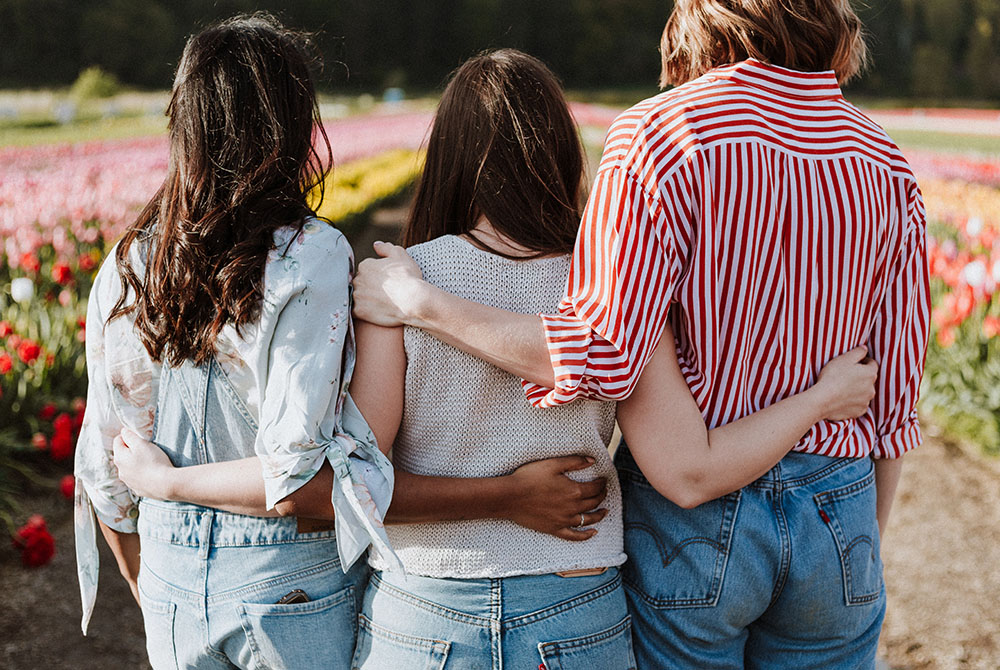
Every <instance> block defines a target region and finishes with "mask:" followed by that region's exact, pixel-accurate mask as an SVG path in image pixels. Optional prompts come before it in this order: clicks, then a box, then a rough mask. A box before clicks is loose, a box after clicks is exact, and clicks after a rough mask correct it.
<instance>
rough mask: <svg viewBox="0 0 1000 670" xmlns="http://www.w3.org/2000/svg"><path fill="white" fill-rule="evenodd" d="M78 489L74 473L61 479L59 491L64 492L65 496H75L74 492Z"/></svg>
mask: <svg viewBox="0 0 1000 670" xmlns="http://www.w3.org/2000/svg"><path fill="white" fill-rule="evenodd" d="M75 490H76V478H75V477H73V475H66V476H65V477H63V478H62V479H60V480H59V492H60V493H62V494H63V497H64V498H71V499H72V497H73V492H74V491H75Z"/></svg>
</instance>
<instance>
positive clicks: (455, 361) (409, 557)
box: [371, 235, 625, 578]
mask: <svg viewBox="0 0 1000 670" xmlns="http://www.w3.org/2000/svg"><path fill="white" fill-rule="evenodd" d="M409 252H410V254H411V255H412V256H413V258H414V259H415V260H416V261H417V263H418V264H419V265H420V268H421V270H422V271H423V273H424V278H425V279H426V280H427V281H429V282H430V283H431V284H434V285H436V286H439V287H441V288H442V289H444V290H446V291H448V292H449V293H454V294H456V295H459V296H461V297H463V298H468V299H469V300H473V301H475V302H478V303H481V304H485V305H490V306H493V307H500V308H502V309H507V310H511V311H515V312H521V313H528V314H533V313H538V312H549V313H552V312H553V311H554V310H555V309H556V308H557V306H558V304H559V301H560V299H561V298H562V296H563V292H564V290H565V287H566V277H567V275H568V274H569V266H570V258H569V256H558V257H549V258H541V259H535V260H511V259H508V258H504V257H502V256H497V255H495V254H492V253H489V252H486V251H483V250H481V249H478V248H477V247H475V246H473V245H472V244H470V243H468V242H466V241H465V240H463V239H461V238H458V237H455V236H452V235H446V236H444V237H441V238H438V239H436V240H432V241H431V242H427V243H425V244H419V245H416V246H414V247H411V248H410V249H409ZM404 342H405V347H406V357H407V367H406V394H405V401H404V410H403V421H402V425H401V426H400V430H399V434H398V436H397V437H396V442H395V445H394V447H393V461H394V464H395V466H396V467H399V468H402V469H404V470H407V471H409V472H413V473H417V474H425V475H437V476H444V477H493V476H497V475H504V474H508V473H510V472H512V471H513V470H514V469H516V468H517V467H518V466H520V465H523V464H525V463H528V462H530V461H535V460H539V459H543V458H548V457H550V456H565V455H570V454H578V453H579V454H586V455H589V456H593V457H594V459H595V460H596V463H595V464H594V465H593V466H591V467H590V468H588V469H586V470H581V471H579V472H577V473H571V476H572V477H573V478H574V479H578V480H581V481H582V480H585V479H592V478H593V477H595V476H605V477H607V478H608V496H607V499H606V500H605V502H604V506H606V507H607V508H608V510H609V513H608V515H607V516H606V517H605V518H604V519H603V520H602V521H601V522H600V523H598V524H597V525H596V528H597V529H598V533H597V535H596V536H595V537H593V538H591V539H589V540H586V541H584V542H570V541H567V540H561V539H559V538H556V537H554V536H551V535H545V534H542V533H538V532H536V531H533V530H529V529H527V528H522V527H521V526H518V525H516V524H514V523H512V522H510V521H506V520H501V519H482V520H475V521H453V522H441V523H421V524H408V525H393V526H389V527H388V529H387V530H388V535H389V540H390V542H391V543H392V546H393V548H394V549H395V550H396V552H397V553H398V555H399V557H400V558H401V559H402V561H403V565H404V566H405V568H406V571H407V572H408V573H410V574H417V575H424V576H430V577H457V578H483V577H507V576H513V575H530V574H544V573H549V572H557V571H562V570H572V569H577V568H594V567H604V566H613V565H620V564H621V563H623V562H624V561H625V554H624V553H623V552H622V515H621V490H620V489H619V486H618V479H617V477H616V474H615V469H614V466H613V465H612V463H611V459H610V457H609V455H608V450H607V444H608V441H609V440H610V439H611V433H612V430H613V428H614V404H613V403H608V402H596V401H591V400H577V401H575V402H573V403H570V404H568V405H564V406H560V407H554V408H551V409H536V408H534V407H532V406H531V405H530V404H529V403H528V401H527V400H526V399H525V397H524V393H523V392H522V390H521V383H520V380H519V379H517V378H516V377H513V376H511V375H509V374H507V373H506V372H504V371H502V370H500V369H499V368H497V367H494V366H493V365H490V364H489V363H486V362H484V361H482V360H480V359H478V358H475V357H473V356H470V355H468V354H465V353H463V352H461V351H459V350H457V349H455V348H453V347H451V346H449V345H447V344H445V343H443V342H441V341H440V340H438V339H436V338H434V337H431V336H430V335H428V334H427V333H425V332H423V331H421V330H419V329H416V328H406V330H405V334H404ZM371 563H372V566H373V567H375V568H376V569H386V568H387V567H388V566H387V565H386V564H385V563H384V561H382V560H381V559H380V557H378V556H377V555H373V556H372V558H371Z"/></svg>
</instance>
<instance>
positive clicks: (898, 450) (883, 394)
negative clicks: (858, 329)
mask: <svg viewBox="0 0 1000 670" xmlns="http://www.w3.org/2000/svg"><path fill="white" fill-rule="evenodd" d="M909 188H910V190H909V191H908V192H907V193H902V194H900V201H901V202H902V203H903V206H902V207H900V210H901V215H902V216H904V217H905V218H906V222H905V226H904V230H905V232H904V234H903V237H902V243H901V244H900V247H899V253H898V255H897V257H896V261H895V263H894V264H893V266H892V267H891V269H890V271H889V281H888V284H887V286H886V292H885V297H884V298H883V300H882V304H881V307H880V308H879V311H878V315H877V317H876V319H875V322H874V325H873V328H872V333H871V339H870V340H869V345H868V347H869V351H870V353H871V356H872V358H874V359H875V361H877V362H878V364H879V377H878V381H877V383H876V387H875V400H874V401H873V403H872V412H873V413H874V418H875V429H876V433H877V440H876V443H875V445H874V449H873V451H872V456H873V457H874V458H899V457H900V456H902V455H903V454H905V453H906V452H907V451H910V450H911V449H913V448H914V447H917V446H919V444H920V441H921V434H920V424H919V422H918V420H917V409H916V405H917V399H918V397H919V395H920V380H921V378H922V377H923V370H924V358H925V356H926V353H927V338H928V336H929V332H930V309H931V298H930V271H929V269H928V265H927V232H926V224H925V217H926V215H925V213H924V205H923V199H922V197H921V195H920V190H919V189H918V188H917V185H916V183H915V182H910V184H909Z"/></svg>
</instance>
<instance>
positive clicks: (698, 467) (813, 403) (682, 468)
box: [618, 325, 877, 507]
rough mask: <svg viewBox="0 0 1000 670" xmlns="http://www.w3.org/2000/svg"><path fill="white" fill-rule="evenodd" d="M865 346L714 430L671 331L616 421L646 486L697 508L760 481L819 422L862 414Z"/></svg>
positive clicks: (868, 370)
mask: <svg viewBox="0 0 1000 670" xmlns="http://www.w3.org/2000/svg"><path fill="white" fill-rule="evenodd" d="M864 357H865V351H864V348H858V349H854V350H852V351H851V352H848V353H847V354H845V355H843V356H841V357H838V358H836V359H834V361H832V362H831V363H830V364H828V366H827V367H826V368H824V370H823V372H822V373H821V376H820V380H819V381H818V382H817V383H816V384H815V385H814V386H812V387H811V388H809V389H807V390H806V391H804V392H802V393H799V394H798V395H795V396H792V397H790V398H786V399H785V400H782V401H780V402H777V403H775V404H774V405H771V406H770V407H767V408H765V409H763V410H760V411H759V412H756V413H754V414H751V415H750V416H747V417H744V418H742V419H740V420H738V421H734V422H733V423H730V424H728V425H725V426H721V427H719V428H715V429H713V430H711V431H709V430H707V429H706V427H705V421H704V418H703V417H702V414H701V411H700V409H699V408H698V406H697V404H696V403H695V401H694V398H693V397H692V395H691V391H690V389H689V388H688V386H687V383H686V382H685V380H684V376H683V375H682V373H681V370H680V366H679V365H678V362H677V355H676V351H675V348H674V337H673V332H672V330H671V328H670V326H669V325H668V326H667V327H666V328H665V330H664V333H663V336H662V338H661V344H660V346H659V347H658V348H657V350H656V353H655V354H654V355H653V358H652V359H651V360H650V362H649V363H648V364H647V366H646V369H645V370H644V371H643V373H642V376H641V377H640V378H639V383H638V385H637V386H636V388H635V391H634V392H633V393H632V395H631V397H629V398H628V399H627V400H624V401H622V402H620V403H619V404H618V422H619V425H620V426H621V429H622V433H623V435H624V437H625V441H626V443H627V444H628V446H629V450H630V451H631V452H632V455H633V457H634V458H635V460H636V463H637V464H638V465H639V468H640V469H641V470H642V472H643V474H644V475H645V476H646V478H647V479H648V480H649V482H650V483H651V484H652V485H653V486H654V487H655V488H656V489H657V490H658V491H659V492H660V493H661V494H662V495H663V496H665V497H666V498H668V499H670V500H672V501H673V502H675V503H676V504H678V505H680V506H682V507H695V506H697V505H700V504H701V503H703V502H707V501H709V500H713V499H715V498H718V497H719V496H722V495H725V494H726V493H729V492H731V491H735V490H736V489H739V488H742V487H743V486H746V485H747V484H749V483H750V482H753V481H754V480H756V479H758V478H759V477H761V476H762V475H763V474H765V473H766V472H767V471H768V470H769V469H771V468H772V467H773V466H774V464H775V463H777V462H778V461H779V460H781V458H782V457H784V456H785V454H787V453H788V451H789V450H790V449H791V448H792V447H793V446H795V444H796V442H798V441H799V440H800V439H801V438H802V436H803V435H804V434H805V433H806V432H807V431H808V430H809V429H810V428H811V427H812V426H813V425H814V424H815V423H817V422H819V421H820V420H822V419H824V418H826V419H831V420H839V419H846V418H850V417H854V416H860V415H861V414H863V413H864V412H865V411H866V410H867V407H868V403H869V402H870V401H871V398H872V396H873V395H874V384H875V377H876V374H877V368H876V366H875V365H874V363H871V362H869V363H862V360H863V359H864Z"/></svg>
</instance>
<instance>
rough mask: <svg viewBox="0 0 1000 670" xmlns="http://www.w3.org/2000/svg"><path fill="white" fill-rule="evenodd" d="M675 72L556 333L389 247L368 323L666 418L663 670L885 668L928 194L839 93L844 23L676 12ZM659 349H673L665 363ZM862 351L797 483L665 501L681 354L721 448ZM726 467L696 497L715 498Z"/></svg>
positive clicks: (643, 535) (627, 128) (657, 422)
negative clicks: (881, 661) (474, 298)
mask: <svg viewBox="0 0 1000 670" xmlns="http://www.w3.org/2000/svg"><path fill="white" fill-rule="evenodd" d="M662 52H663V58H664V78H663V83H664V84H679V85H678V86H677V88H675V89H673V90H670V91H668V92H666V93H663V94H661V95H658V96H656V97H654V98H651V99H649V100H646V101H643V102H641V103H639V104H638V105H636V106H635V107H633V108H632V109H630V110H627V111H626V112H625V113H623V114H622V115H621V116H620V117H619V118H618V119H617V120H616V122H615V123H614V124H613V126H612V128H611V130H610V132H609V134H608V138H607V141H606V144H605V150H604V156H603V158H602V161H601V165H600V168H599V170H598V174H597V178H596V181H595V185H594V188H593V189H592V191H591V194H590V199H589V202H588V205H587V208H586V211H585V212H584V215H583V223H582V225H581V229H580V234H579V236H578V238H577V243H576V248H575V253H574V261H573V266H572V269H571V273H570V278H569V284H568V290H567V295H566V297H565V298H564V300H563V302H562V304H561V306H560V310H559V311H558V313H557V314H547V315H546V314H543V315H542V316H541V318H540V319H539V318H536V317H533V316H518V315H514V314H512V313H509V312H503V311H501V310H495V309H490V308H487V307H484V306H480V305H475V304H471V303H469V302H468V301H463V300H460V299H458V298H456V297H455V296H450V295H448V294H446V293H444V292H443V291H440V290H438V289H436V288H435V287H433V286H430V285H429V284H427V283H425V282H422V281H421V280H420V273H419V268H417V267H416V266H414V265H413V264H412V263H411V262H410V261H409V260H408V259H407V258H406V256H405V254H404V253H403V250H402V249H399V248H395V247H391V246H388V245H378V246H377V250H378V251H379V253H380V254H381V255H384V256H387V257H388V258H387V259H383V260H372V261H366V262H365V263H363V264H362V266H361V269H360V273H359V276H358V277H357V278H356V279H355V299H356V301H357V302H356V308H355V314H356V315H357V316H360V317H361V318H364V319H368V320H371V321H374V322H377V323H380V324H383V325H396V324H400V323H405V324H407V325H411V326H417V327H420V328H423V329H425V330H427V331H428V332H430V333H432V334H434V335H435V336H437V337H440V338H442V339H445V340H446V341H448V342H449V343H452V344H454V345H455V346H458V347H460V348H462V349H464V350H466V351H468V352H470V353H473V354H475V355H477V356H480V357H482V358H485V359H486V360H488V361H490V362H493V363H495V364H497V365H499V366H501V367H503V368H504V369H506V370H508V371H509V372H511V373H513V374H516V375H518V376H520V377H522V378H523V379H525V380H527V381H526V382H525V390H526V392H527V393H528V397H529V398H530V399H531V400H532V401H533V402H535V403H536V404H538V405H539V406H543V407H545V406H551V405H558V404H563V403H566V402H569V401H572V400H573V399H575V398H577V397H596V398H608V399H617V400H622V399H625V398H629V400H627V401H626V402H624V403H621V404H620V407H619V412H620V416H627V415H629V414H630V413H632V412H635V413H636V414H639V415H641V416H645V417H646V418H647V420H648V421H649V424H648V427H647V428H645V429H643V430H640V431H638V432H637V431H634V430H633V431H630V430H625V437H626V439H627V441H628V443H629V447H630V448H622V449H620V450H619V455H618V466H619V472H620V473H621V474H622V475H623V500H624V505H625V529H626V532H625V546H626V551H627V552H628V553H629V555H630V559H631V560H630V561H629V563H628V564H626V567H625V582H626V591H627V594H628V597H629V603H630V608H631V611H632V615H633V621H634V625H635V629H636V635H635V642H636V653H637V658H638V660H639V663H640V666H641V667H649V668H672V667H678V668H691V667H698V668H710V669H714V668H742V667H762V666H766V667H795V668H800V667H823V668H858V667H872V666H873V665H874V657H875V649H876V646H877V641H878V633H879V629H880V627H881V621H882V617H883V615H884V608H885V595H884V588H883V584H882V566H881V561H880V559H879V551H878V547H879V526H882V527H884V525H885V523H886V520H887V517H888V513H889V508H890V505H891V502H892V497H893V493H894V490H895V486H896V482H897V481H898V477H899V471H900V461H899V457H901V456H902V455H903V454H904V453H905V452H906V451H907V450H909V449H911V448H913V447H915V446H916V445H917V444H918V443H919V440H920V432H919V427H918V424H917V419H916V412H915V403H916V398H917V393H918V390H919V383H920V377H921V374H922V369H923V356H924V352H925V347H926V340H927V332H928V315H929V291H928V273H927V265H926V251H925V222H924V210H923V204H922V201H921V198H920V192H919V189H918V187H917V185H916V182H915V179H914V177H913V174H912V172H911V171H910V169H909V167H908V166H907V164H906V161H905V160H904V158H903V156H902V154H901V153H900V151H899V150H898V148H896V146H895V145H894V144H893V142H892V141H891V140H890V139H889V138H888V136H886V134H885V133H884V132H883V131H882V130H881V129H880V128H879V127H878V126H877V125H876V124H875V123H873V122H872V121H870V120H869V119H867V118H866V117H865V116H864V115H863V114H862V113H861V112H859V111H858V110H857V109H856V108H855V107H854V106H852V105H850V104H849V103H848V102H847V101H845V100H844V98H843V96H842V95H841V92H840V88H839V82H842V81H846V80H847V79H849V78H851V77H852V76H853V75H854V74H855V73H856V72H857V71H858V69H859V67H860V65H861V64H862V63H863V61H864V54H865V50H864V43H863V41H862V38H861V26H860V23H859V21H858V19H857V17H856V15H855V14H854V13H853V11H852V10H851V8H850V5H849V3H848V1H847V0H819V1H818V2H810V3H806V2H794V3H789V2H787V1H784V0H738V1H736V2H732V1H730V2H723V1H721V0H678V2H677V3H676V5H675V9H674V12H673V14H672V15H671V18H670V21H669V22H668V24H667V28H666V30H665V32H664V39H663V45H662ZM671 333H672V334H673V337H670V334H671ZM661 336H662V337H663V339H665V340H666V341H667V343H668V345H669V344H673V345H674V346H673V347H671V346H667V347H662V348H661V349H659V350H656V345H657V343H658V342H659V341H660V339H661ZM858 345H864V346H867V348H868V350H869V352H870V354H871V356H872V357H873V358H874V359H875V360H876V361H877V362H878V363H879V365H880V375H879V379H878V382H877V386H876V396H875V399H874V401H873V403H872V404H871V406H870V408H869V409H868V410H867V411H866V412H865V413H864V414H862V415H861V416H859V417H857V418H856V419H852V420H846V421H822V422H819V423H818V424H817V425H815V426H814V427H813V428H812V429H810V430H808V431H807V432H806V433H805V435H804V436H803V437H802V439H801V440H800V441H799V442H798V444H797V445H795V448H794V453H792V454H790V455H789V456H788V457H786V458H785V459H783V460H782V461H781V463H779V464H778V465H777V466H775V467H774V468H772V469H770V470H767V468H766V467H765V468H764V469H763V470H762V471H759V472H756V473H747V474H752V475H755V476H756V475H763V476H761V477H760V478H759V479H757V480H756V481H753V483H751V484H750V485H749V486H746V487H744V488H743V489H742V490H740V491H737V492H736V493H734V494H732V495H728V496H725V497H723V498H719V499H717V500H713V501H712V502H710V503H708V504H706V505H699V506H697V507H696V508H695V509H691V510H683V509H680V508H678V507H677V506H675V505H674V504H673V503H672V502H671V501H670V500H668V499H666V498H664V497H662V496H659V495H658V494H657V493H656V492H655V491H652V490H651V489H650V487H649V485H648V484H649V483H650V482H651V483H653V484H656V485H657V486H658V488H659V489H660V492H667V493H669V492H668V491H665V489H664V488H663V486H662V485H661V482H660V479H661V478H662V477H665V476H670V475H669V473H670V471H671V470H673V469H675V468H676V464H675V463H674V462H672V461H671V460H670V457H669V456H668V455H667V454H666V448H667V446H668V445H664V444H662V442H663V441H664V437H665V436H669V435H670V433H671V430H672V426H673V417H674V412H676V411H677V399H676V397H671V396H669V394H668V393H667V390H666V387H664V386H663V385H660V384H656V383H654V381H655V380H656V379H659V378H660V376H659V375H660V374H661V373H657V370H658V369H659V366H660V365H661V364H662V363H658V361H657V359H658V358H660V357H662V358H665V359H667V358H671V357H672V356H673V354H674V352H676V357H677V361H678V365H679V370H680V371H681V373H682V374H683V377H684V379H685V380H686V381H687V384H688V386H689V388H690V390H691V392H692V393H693V395H694V400H695V402H696V403H697V406H698V408H699V409H700V410H701V413H702V415H703V416H704V417H705V420H706V422H707V424H708V426H709V427H710V428H713V427H716V426H720V425H723V424H726V423H728V422H730V421H733V420H735V419H739V418H740V417H744V416H747V415H748V414H751V413H753V412H755V411H757V410H760V409H762V408H765V407H768V406H771V405H772V404H773V403H775V402H776V401H778V400H781V399H782V398H787V397H789V396H791V395H793V394H794V393H796V392H797V391H800V390H802V389H803V388H806V387H807V386H808V385H809V384H810V383H812V382H813V381H814V380H815V379H816V373H817V372H818V370H819V369H820V367H821V366H822V365H823V363H825V362H826V361H828V360H830V359H831V358H832V357H833V356H835V355H837V354H839V353H842V352H844V351H847V350H849V349H852V348H853V347H856V346H858ZM654 350H656V354H655V355H654ZM668 362H669V361H668ZM644 368H646V372H645V373H643V374H642V376H641V377H640V373H642V372H643V369H644ZM651 373H656V375H655V376H653V377H650V375H651ZM644 380H645V381H644ZM668 443H669V441H668ZM682 465H683V466H684V467H682V468H681V470H684V469H685V468H686V464H682ZM706 467H708V471H707V472H705V471H699V470H698V468H692V469H691V470H690V471H689V474H690V476H691V477H692V478H693V480H694V481H698V482H704V481H710V480H711V472H712V471H713V470H712V466H706ZM674 475H675V476H680V477H684V476H686V475H683V474H678V473H676V472H675V473H674ZM752 480H753V477H752V476H751V477H748V479H747V480H746V481H747V482H750V481H752ZM876 480H877V490H878V491H877V495H876V484H875V481H876ZM633 484H634V485H633ZM697 501H698V500H697V499H695V501H694V502H697ZM730 559H733V560H730Z"/></svg>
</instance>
